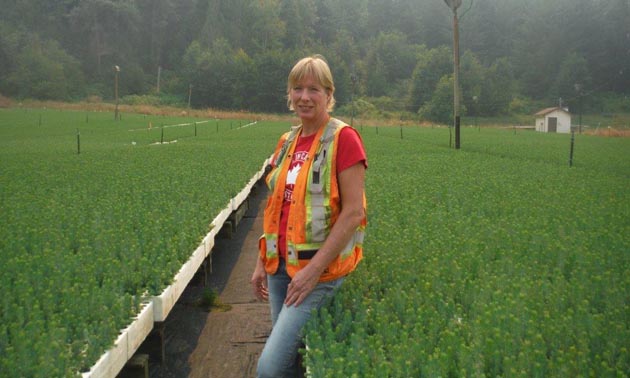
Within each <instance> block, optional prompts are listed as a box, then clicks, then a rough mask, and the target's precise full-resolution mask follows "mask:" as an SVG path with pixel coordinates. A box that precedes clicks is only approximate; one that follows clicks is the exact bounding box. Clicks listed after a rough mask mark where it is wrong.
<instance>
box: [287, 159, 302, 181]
mask: <svg viewBox="0 0 630 378" xmlns="http://www.w3.org/2000/svg"><path fill="white" fill-rule="evenodd" d="M300 168H302V164H296V165H294V166H293V167H292V168H291V169H290V170H289V172H288V173H287V184H289V185H295V182H296V181H297V176H298V173H300Z"/></svg>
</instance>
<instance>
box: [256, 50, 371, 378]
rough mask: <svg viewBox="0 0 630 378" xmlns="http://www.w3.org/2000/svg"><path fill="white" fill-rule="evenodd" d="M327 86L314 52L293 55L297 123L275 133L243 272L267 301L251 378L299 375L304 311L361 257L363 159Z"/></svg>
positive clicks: (290, 93) (291, 101) (324, 67)
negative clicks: (267, 316) (255, 250)
mask: <svg viewBox="0 0 630 378" xmlns="http://www.w3.org/2000/svg"><path fill="white" fill-rule="evenodd" d="M334 92H335V85H334V82H333V78H332V74H331V72H330V68H329V67H328V64H327V63H326V61H325V60H324V58H323V57H322V56H320V55H314V56H311V57H307V58H304V59H302V60H300V61H299V62H298V63H297V64H296V65H295V66H294V67H293V69H292V70H291V73H290V74H289V79H288V85H287V97H288V101H287V104H288V106H289V109H290V110H292V111H294V112H295V113H296V114H297V116H298V117H299V118H300V120H301V125H300V126H298V127H295V128H293V130H292V131H291V132H289V133H286V134H285V135H283V136H282V138H281V139H280V141H279V143H278V146H277V148H276V151H275V153H274V155H273V161H272V163H271V171H270V172H269V174H268V175H267V178H266V181H267V185H268V186H269V189H270V195H269V198H268V200H267V206H266V208H265V214H264V226H263V228H264V235H263V236H262V237H261V239H260V257H259V259H258V262H257V264H256V269H255V271H254V273H253V275H252V279H251V284H252V285H253V289H254V293H255V294H256V296H257V297H258V298H259V299H262V300H267V299H268V300H269V302H270V305H271V318H272V325H273V328H272V331H271V334H270V335H269V338H268V339H267V342H266V344H265V347H264V349H263V351H262V354H261V356H260V359H259V360H258V376H259V377H274V378H277V377H295V376H298V375H299V369H301V367H300V366H298V363H297V356H298V349H299V348H300V346H301V344H302V336H303V334H302V328H303V326H304V324H306V322H307V320H308V318H309V316H310V313H311V310H312V309H313V308H318V307H319V306H321V304H322V303H323V301H324V299H325V298H327V297H329V296H331V295H333V293H334V291H335V290H336V289H337V288H338V287H339V286H340V285H341V283H342V282H343V279H344V277H345V276H346V275H347V274H348V273H350V272H351V271H353V270H354V268H355V267H356V265H357V264H358V262H359V261H360V260H361V258H362V243H363V235H364V234H363V233H364V230H365V225H366V222H367V220H366V202H365V192H364V183H365V170H366V168H367V158H366V154H365V149H364V147H363V143H362V142H361V138H360V137H359V134H358V133H357V132H356V130H354V129H353V128H351V127H349V126H348V125H346V124H344V123H342V122H341V121H339V120H337V119H334V118H331V117H330V116H329V114H328V113H329V112H330V111H331V110H332V109H333V106H334V104H335V98H334Z"/></svg>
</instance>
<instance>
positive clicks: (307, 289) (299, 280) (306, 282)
mask: <svg viewBox="0 0 630 378" xmlns="http://www.w3.org/2000/svg"><path fill="white" fill-rule="evenodd" d="M319 276H320V273H319V272H317V271H316V269H312V268H311V269H309V265H307V266H305V267H304V268H303V269H301V270H300V271H298V272H297V273H296V274H295V277H293V279H292V280H291V283H289V287H288V290H287V296H286V298H285V300H284V304H286V305H287V306H291V305H295V307H297V306H299V305H300V303H302V302H303V301H304V300H305V299H306V297H308V295H309V294H310V293H311V291H313V289H314V288H315V286H316V285H317V282H319Z"/></svg>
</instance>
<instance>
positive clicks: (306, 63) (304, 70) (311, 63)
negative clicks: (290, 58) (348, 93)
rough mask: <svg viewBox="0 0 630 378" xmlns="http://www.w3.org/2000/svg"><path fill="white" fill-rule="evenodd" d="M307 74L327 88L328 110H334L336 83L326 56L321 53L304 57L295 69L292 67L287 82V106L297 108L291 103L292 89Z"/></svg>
mask: <svg viewBox="0 0 630 378" xmlns="http://www.w3.org/2000/svg"><path fill="white" fill-rule="evenodd" d="M306 76H311V77H312V78H313V79H314V80H315V81H317V83H319V85H321V86H322V87H324V89H326V92H327V93H328V94H329V95H330V97H329V98H328V106H327V110H328V111H329V112H330V111H332V110H333V108H334V107H335V96H334V93H335V83H334V81H333V77H332V73H331V72H330V67H328V63H327V62H326V58H324V57H323V56H322V55H319V54H316V55H312V56H309V57H306V58H302V59H301V60H300V61H299V62H297V63H296V64H295V66H293V69H291V72H290V73H289V80H288V83H287V106H288V107H289V110H291V111H293V110H295V109H294V108H293V104H292V103H291V89H292V88H293V87H295V86H296V85H297V84H298V83H299V82H300V81H302V79H304V78H305V77H306Z"/></svg>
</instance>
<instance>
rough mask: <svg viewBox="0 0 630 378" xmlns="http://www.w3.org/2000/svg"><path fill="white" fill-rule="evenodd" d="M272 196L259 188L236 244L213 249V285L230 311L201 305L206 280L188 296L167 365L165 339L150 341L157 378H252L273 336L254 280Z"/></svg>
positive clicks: (146, 348)
mask: <svg viewBox="0 0 630 378" xmlns="http://www.w3.org/2000/svg"><path fill="white" fill-rule="evenodd" d="M265 196H266V191H265V190H264V186H262V185H260V184H258V185H256V186H255V190H254V192H253V193H252V195H251V196H250V198H249V209H248V210H247V213H246V214H245V217H244V218H243V220H242V221H241V223H240V224H239V226H238V228H237V231H236V233H235V234H234V235H233V237H232V239H219V240H217V243H216V245H215V248H214V249H213V254H212V273H211V274H210V275H209V276H208V285H209V287H210V288H212V289H214V290H216V291H217V292H218V293H219V302H220V303H222V304H224V305H226V306H225V307H228V309H225V310H219V309H213V310H211V311H210V312H208V311H207V310H206V309H204V308H203V307H202V306H199V305H198V302H199V299H200V298H201V297H202V294H203V292H204V287H203V274H198V275H197V276H196V277H195V279H193V281H192V282H191V283H190V284H189V286H188V287H187V288H186V290H185V291H184V293H183V295H182V297H181V298H180V300H179V301H178V303H177V304H176V305H175V307H174V308H173V310H172V311H171V313H170V314H169V316H168V318H167V319H166V322H165V327H164V341H165V361H164V362H162V363H161V362H160V361H159V356H160V353H159V345H160V344H159V338H158V337H157V335H155V334H152V335H150V336H149V337H148V338H147V340H146V341H145V343H144V344H143V345H142V346H141V348H140V351H141V352H144V353H149V355H150V359H149V372H150V377H151V378H182V377H191V378H201V377H203V378H213V377H217V378H231V377H234V378H236V377H238V378H248V377H254V375H255V371H256V362H257V360H258V355H259V354H260V352H261V350H262V347H263V345H264V342H265V340H266V339H267V336H268V335H269V331H270V328H271V321H270V319H269V307H268V304H267V303H262V302H258V301H256V300H255V298H254V295H253V293H252V290H251V289H250V285H249V279H250V277H251V274H252V272H253V269H254V265H255V262H256V258H257V253H258V252H257V249H258V237H259V236H260V235H261V233H262V213H263V211H262V207H263V206H264V201H263V199H264V198H265Z"/></svg>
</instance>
